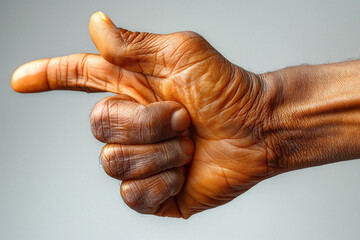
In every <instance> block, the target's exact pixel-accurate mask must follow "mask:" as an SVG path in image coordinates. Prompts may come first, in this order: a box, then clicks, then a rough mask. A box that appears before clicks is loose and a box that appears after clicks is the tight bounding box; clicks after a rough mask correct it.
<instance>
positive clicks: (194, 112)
mask: <svg viewBox="0 0 360 240" xmlns="http://www.w3.org/2000/svg"><path fill="white" fill-rule="evenodd" d="M89 28H90V35H91V38H92V40H93V42H94V44H95V45H96V47H97V49H98V50H99V53H100V55H96V54H74V55H70V56H65V57H59V58H52V59H42V60H38V61H34V62H30V63H27V64H24V65H23V66H21V67H20V68H19V69H17V70H16V71H15V72H14V75H13V77H12V82H11V84H12V87H13V89H14V90H15V91H17V92H22V93H31V92H40V91H49V90H80V91H86V92H97V91H108V92H112V93H115V95H114V96H111V97H108V98H105V99H103V100H101V101H100V102H99V103H97V104H96V105H95V107H94V109H93V111H92V114H91V119H90V121H91V130H92V132H93V135H94V136H95V137H96V138H97V139H98V140H100V141H102V142H104V143H106V145H105V147H104V148H103V150H102V152H101V160H102V163H103V167H104V170H105V171H106V173H107V174H108V175H109V176H111V177H114V178H116V179H119V180H122V184H121V189H120V192H121V196H122V198H123V199H124V201H125V202H126V204H127V205H128V206H129V207H131V208H132V209H134V210H136V211H138V212H140V213H145V214H154V215H158V216H170V217H182V218H189V217H190V216H192V215H193V214H195V213H198V212H201V211H203V210H206V209H209V208H214V207H216V206H219V205H222V204H225V203H227V202H229V201H231V200H232V199H234V198H236V197H237V196H239V195H240V194H242V193H244V192H245V191H247V190H248V189H249V188H251V187H252V186H254V185H255V184H256V183H258V182H260V181H262V180H264V179H266V178H269V177H271V176H274V175H276V174H279V173H282V172H286V171H289V170H294V169H299V168H304V167H310V166H316V165H321V164H325V163H329V162H335V161H340V160H345V159H353V158H357V157H360V154H359V153H360V150H359V149H360V144H359V143H358V142H359V141H358V140H357V139H358V137H357V136H359V135H360V129H359V127H358V126H360V122H359V120H357V119H360V118H359V116H360V98H359V97H358V92H359V90H360V89H359V84H358V81H357V80H358V76H359V71H358V70H357V69H360V62H359V61H354V62H350V63H342V64H332V65H320V66H300V67H294V68H287V69H283V70H280V71H277V72H273V73H267V74H261V75H256V74H254V73H251V72H248V71H246V70H244V69H242V68H240V67H239V66H236V65H234V64H232V63H231V62H229V61H228V60H226V59H225V58H224V57H223V56H222V55H221V54H220V53H219V52H217V51H216V50H215V49H214V48H213V47H212V46H211V45H210V44H209V43H208V42H207V41H206V40H205V39H204V38H202V37H201V36H200V35H198V34H196V33H194V32H178V33H172V34H166V35H159V34H151V33H143V32H142V33H139V32H130V31H128V30H125V29H122V28H117V27H116V26H115V25H114V24H113V23H112V22H111V20H110V19H109V18H108V17H107V16H105V15H104V14H103V13H100V12H99V13H95V14H94V15H93V16H92V17H91V19H90V24H89Z"/></svg>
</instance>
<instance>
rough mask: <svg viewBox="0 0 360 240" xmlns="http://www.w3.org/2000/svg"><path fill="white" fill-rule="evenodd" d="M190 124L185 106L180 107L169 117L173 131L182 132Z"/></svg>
mask: <svg viewBox="0 0 360 240" xmlns="http://www.w3.org/2000/svg"><path fill="white" fill-rule="evenodd" d="M189 126H190V116H189V114H188V112H187V111H186V110H185V108H181V109H179V110H177V111H176V112H174V113H173V115H172V117H171V127H172V129H173V130H174V131H175V132H183V131H185V130H186V129H187V128H188V127H189Z"/></svg>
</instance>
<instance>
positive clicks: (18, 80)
mask: <svg viewBox="0 0 360 240" xmlns="http://www.w3.org/2000/svg"><path fill="white" fill-rule="evenodd" d="M122 71H123V70H122V69H121V68H119V67H117V66H114V65H112V64H110V63H108V62H107V61H105V60H104V59H102V58H101V57H100V56H99V55H95V54H73V55H69V56H65V57H57V58H48V59H41V60H36V61H32V62H29V63H26V64H24V65H22V66H21V67H19V68H18V69H17V70H16V71H15V72H14V74H13V76H12V79H11V86H12V88H13V89H14V90H15V91H17V92H20V93H33V92H42V91H49V90H79V91H86V92H99V91H109V92H116V93H117V91H118V84H117V80H118V79H119V76H123V77H127V76H124V73H123V72H122ZM115 80H116V81H115Z"/></svg>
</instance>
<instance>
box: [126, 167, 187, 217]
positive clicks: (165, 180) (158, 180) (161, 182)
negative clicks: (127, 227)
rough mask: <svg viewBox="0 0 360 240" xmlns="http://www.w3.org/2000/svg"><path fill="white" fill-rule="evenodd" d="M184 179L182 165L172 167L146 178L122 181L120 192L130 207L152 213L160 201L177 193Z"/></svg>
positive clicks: (162, 201)
mask: <svg viewBox="0 0 360 240" xmlns="http://www.w3.org/2000/svg"><path fill="white" fill-rule="evenodd" d="M184 181H185V169H184V167H181V168H173V169H170V170H167V171H164V172H161V173H158V174H156V175H152V176H150V177H148V178H144V179H138V180H129V181H124V182H122V184H121V188H120V193H121V196H122V198H123V200H124V201H125V203H126V204H127V205H128V206H129V207H130V208H132V209H134V210H135V211H137V212H140V213H147V214H154V213H156V212H157V211H158V209H159V208H160V206H161V204H162V203H164V202H165V201H166V200H167V199H169V198H170V197H171V196H175V195H176V194H178V193H179V191H180V189H181V187H182V185H183V184H184Z"/></svg>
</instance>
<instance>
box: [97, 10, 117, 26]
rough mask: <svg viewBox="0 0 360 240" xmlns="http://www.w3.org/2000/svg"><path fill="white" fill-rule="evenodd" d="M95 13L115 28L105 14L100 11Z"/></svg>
mask: <svg viewBox="0 0 360 240" xmlns="http://www.w3.org/2000/svg"><path fill="white" fill-rule="evenodd" d="M97 13H98V15H99V16H100V17H101V18H102V19H103V20H104V21H105V22H107V23H110V24H111V25H113V26H115V24H114V23H113V22H112V21H111V19H110V18H109V17H108V16H106V14H105V13H103V12H101V11H99V12H97Z"/></svg>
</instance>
